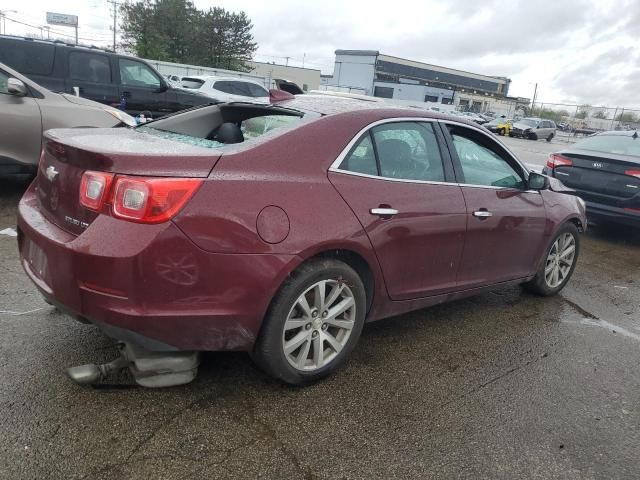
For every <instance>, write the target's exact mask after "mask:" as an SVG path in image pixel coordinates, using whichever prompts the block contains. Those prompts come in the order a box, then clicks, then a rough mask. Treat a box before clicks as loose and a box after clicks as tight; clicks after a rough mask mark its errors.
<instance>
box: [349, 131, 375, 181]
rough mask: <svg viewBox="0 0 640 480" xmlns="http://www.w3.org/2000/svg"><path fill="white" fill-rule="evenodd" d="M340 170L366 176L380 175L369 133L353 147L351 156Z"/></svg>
mask: <svg viewBox="0 0 640 480" xmlns="http://www.w3.org/2000/svg"><path fill="white" fill-rule="evenodd" d="M340 169H341V170H346V171H348V172H353V173H362V174H365V175H376V176H377V175H378V167H377V164H376V154H375V151H374V149H373V142H372V141H371V134H370V133H369V132H367V133H366V134H365V135H364V136H363V137H362V138H361V139H360V140H359V141H358V143H356V144H355V145H354V146H353V148H352V149H351V151H350V152H349V154H348V155H347V156H346V157H345V159H344V160H343V161H342V163H341V164H340Z"/></svg>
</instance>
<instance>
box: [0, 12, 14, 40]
mask: <svg viewBox="0 0 640 480" xmlns="http://www.w3.org/2000/svg"><path fill="white" fill-rule="evenodd" d="M7 13H18V11H17V10H0V20H2V31H0V33H2V34H4V35H6V34H7Z"/></svg>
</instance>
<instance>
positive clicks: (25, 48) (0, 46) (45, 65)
mask: <svg viewBox="0 0 640 480" xmlns="http://www.w3.org/2000/svg"><path fill="white" fill-rule="evenodd" d="M55 52H56V50H55V46H54V45H50V44H46V43H40V42H37V41H33V42H31V41H24V40H12V39H0V62H2V63H4V64H5V65H7V66H9V67H11V68H13V69H14V70H17V71H18V72H20V73H22V74H23V75H51V72H52V71H53V58H54V56H55Z"/></svg>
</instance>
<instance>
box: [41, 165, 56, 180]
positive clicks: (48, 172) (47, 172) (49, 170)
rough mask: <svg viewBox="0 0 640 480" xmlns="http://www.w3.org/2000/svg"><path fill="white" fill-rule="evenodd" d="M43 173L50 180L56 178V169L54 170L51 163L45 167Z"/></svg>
mask: <svg viewBox="0 0 640 480" xmlns="http://www.w3.org/2000/svg"><path fill="white" fill-rule="evenodd" d="M44 173H45V175H46V176H47V178H48V179H49V181H50V182H53V179H54V178H56V176H57V175H58V173H59V172H58V171H57V170H56V167H54V166H53V165H51V166H49V167H47V169H46V170H45V171H44Z"/></svg>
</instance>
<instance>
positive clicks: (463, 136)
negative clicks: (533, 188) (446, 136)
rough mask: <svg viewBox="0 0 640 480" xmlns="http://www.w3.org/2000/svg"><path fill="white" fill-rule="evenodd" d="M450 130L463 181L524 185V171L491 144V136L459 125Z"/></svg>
mask: <svg viewBox="0 0 640 480" xmlns="http://www.w3.org/2000/svg"><path fill="white" fill-rule="evenodd" d="M450 132H451V137H452V138H453V145H454V147H455V150H456V153H457V154H458V159H459V160H460V165H461V167H462V173H463V174H464V180H462V183H466V184H469V185H481V186H488V187H506V188H519V189H523V188H524V187H525V182H524V180H523V178H522V176H521V174H520V173H518V171H517V170H516V169H515V168H514V167H512V166H511V165H510V164H509V162H508V161H507V160H505V159H504V158H503V157H502V156H501V155H499V154H498V153H497V152H496V151H495V150H494V149H493V148H490V147H492V146H491V145H490V142H491V140H490V139H488V138H487V139H484V138H481V137H480V134H477V135H476V134H474V133H473V132H467V131H465V130H463V129H460V128H456V127H454V128H450ZM496 148H497V147H496Z"/></svg>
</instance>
